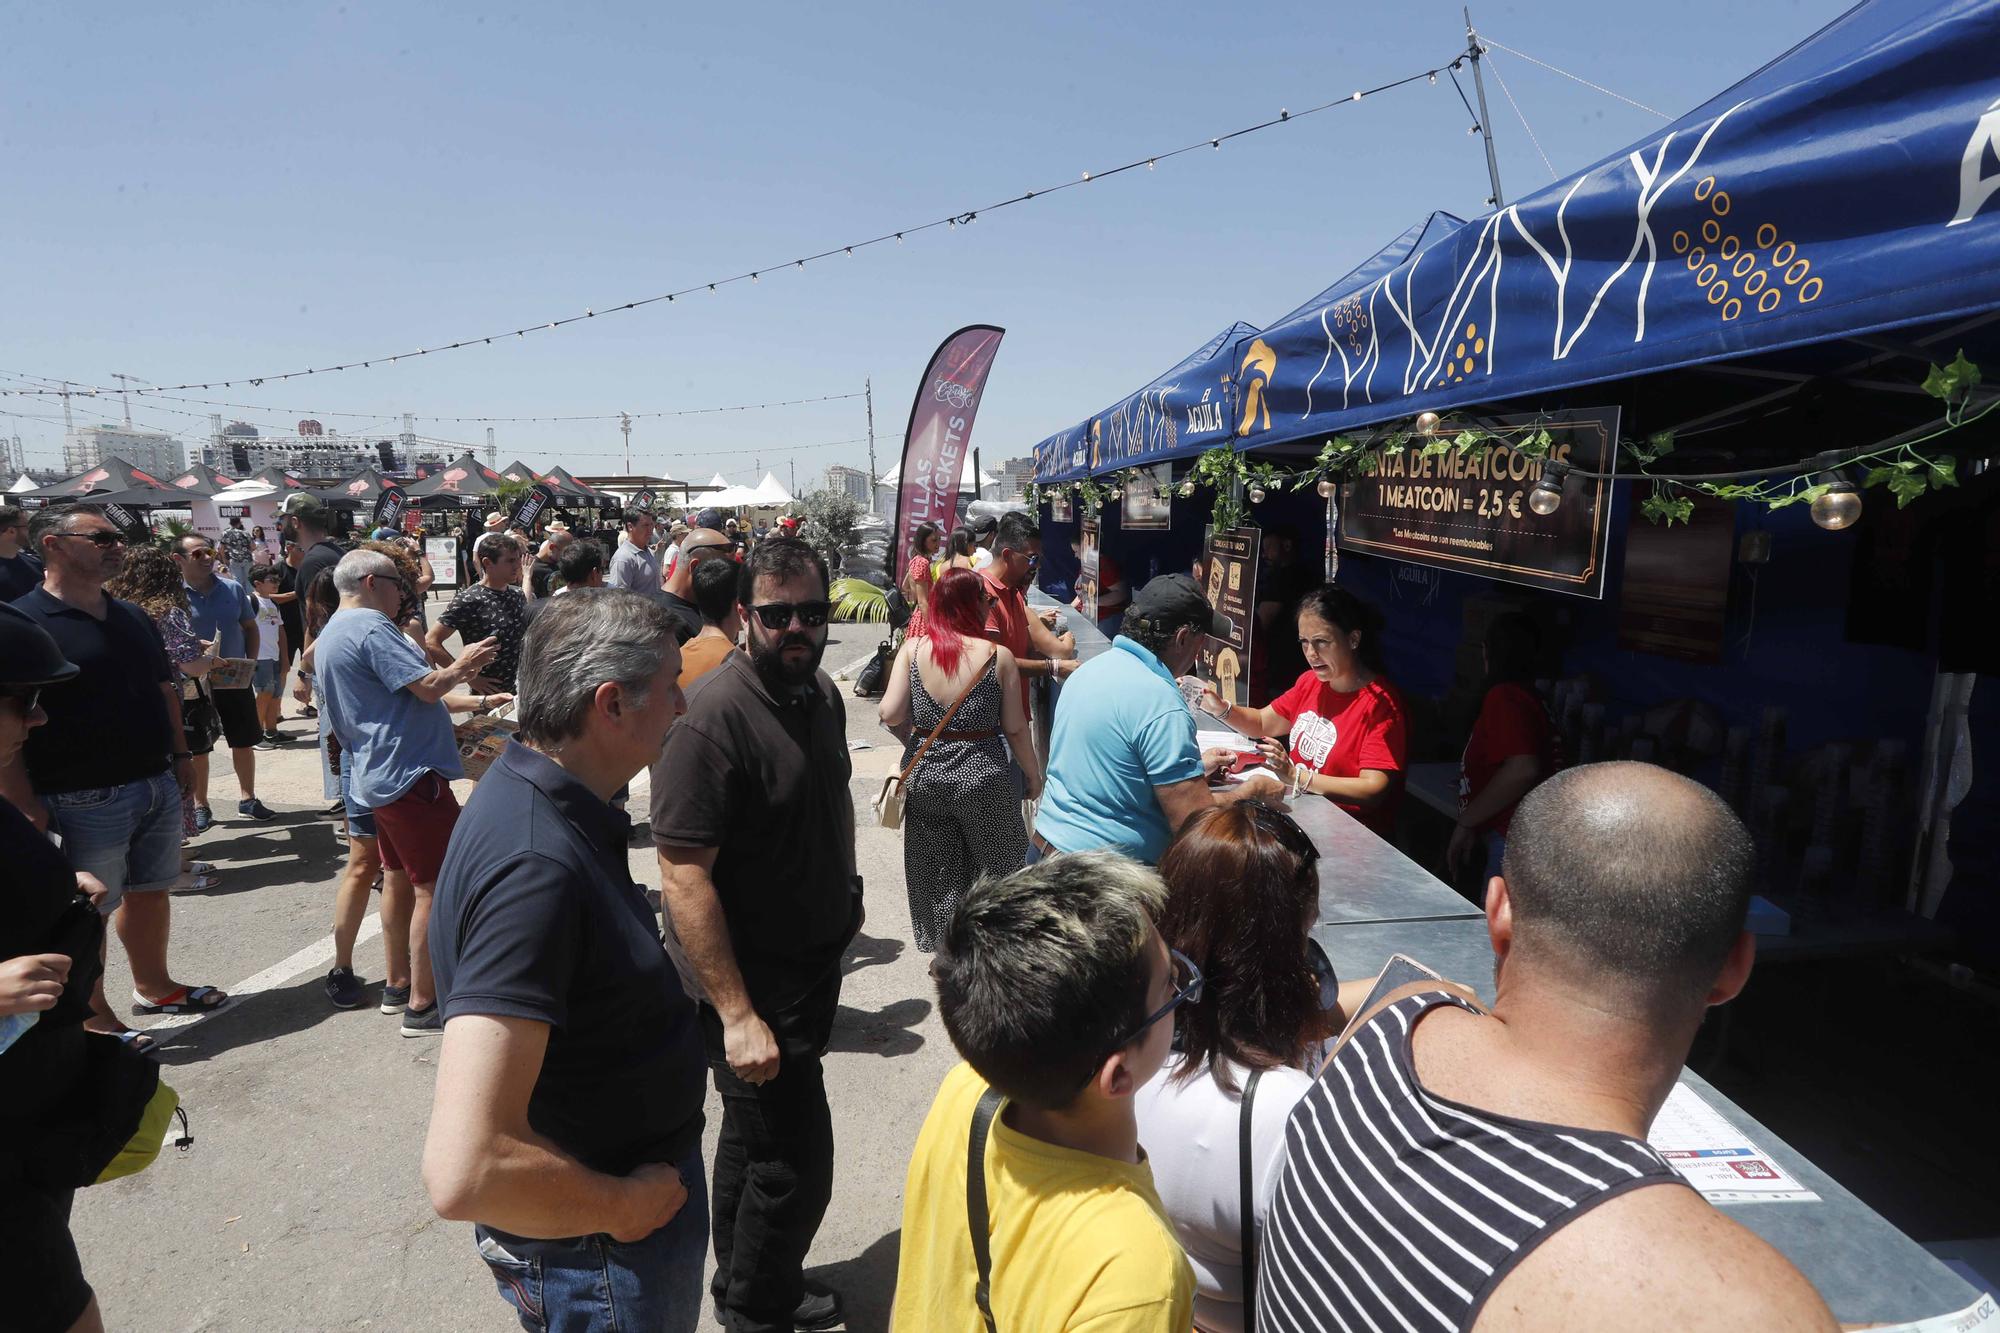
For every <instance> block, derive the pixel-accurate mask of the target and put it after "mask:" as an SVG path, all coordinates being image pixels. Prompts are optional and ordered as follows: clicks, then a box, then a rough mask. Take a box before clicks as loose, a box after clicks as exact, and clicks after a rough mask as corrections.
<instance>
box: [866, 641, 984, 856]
mask: <svg viewBox="0 0 2000 1333" xmlns="http://www.w3.org/2000/svg"><path fill="white" fill-rule="evenodd" d="M984 679H986V670H985V668H984V667H982V668H980V670H979V672H978V673H977V674H976V675H974V676H973V678H972V683H971V684H970V685H967V686H966V687H965V691H964V693H962V694H960V695H959V696H958V702H957V703H954V704H953V705H952V706H951V707H950V708H948V709H946V710H945V714H944V716H943V717H942V718H939V719H938V724H937V725H936V726H935V727H932V728H931V734H930V735H928V736H926V737H924V743H923V744H922V745H919V746H918V747H917V752H916V753H915V754H913V755H911V756H910V762H909V763H907V764H905V765H904V766H903V771H902V772H900V773H891V774H890V775H889V776H888V777H886V778H883V779H882V790H881V791H879V792H877V793H875V822H876V823H878V824H880V825H881V826H882V827H883V828H901V827H903V789H904V788H905V787H906V786H907V785H908V784H909V781H910V774H912V773H914V772H916V771H917V765H918V764H921V763H922V762H923V761H924V752H925V751H927V750H929V749H930V748H931V742H932V741H934V740H936V739H937V738H938V736H939V734H940V733H942V732H943V731H944V729H945V728H946V727H949V726H950V725H951V720H952V719H953V718H955V717H957V716H958V709H959V705H960V704H963V703H964V702H965V701H966V700H967V699H969V698H971V697H972V691H973V689H974V688H975V687H977V686H978V684H979V682H980V681H982V680H984Z"/></svg>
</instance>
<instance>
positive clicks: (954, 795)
mask: <svg viewBox="0 0 2000 1333" xmlns="http://www.w3.org/2000/svg"><path fill="white" fill-rule="evenodd" d="M991 600H992V593H990V592H989V591H988V590H987V586H986V580H985V579H983V578H981V577H980V576H979V575H977V574H974V573H973V572H972V571H970V570H966V569H952V570H947V571H946V572H945V574H944V577H942V578H940V579H939V580H938V581H937V584H936V586H934V587H933V588H932V589H931V595H930V601H929V603H928V604H927V605H926V606H925V608H924V613H925V614H924V625H925V632H924V634H923V635H922V636H921V637H918V638H909V639H905V640H904V641H903V646H902V648H901V649H900V650H898V651H897V653H896V661H895V664H894V665H893V666H892V667H890V669H889V678H888V682H887V688H886V689H885V690H884V692H883V695H882V706H881V710H880V711H881V717H882V725H883V726H885V727H887V728H888V729H889V730H890V731H892V732H894V733H895V734H896V736H897V738H898V739H900V740H901V741H902V742H903V792H904V795H905V798H906V804H905V806H904V810H903V878H904V881H905V883H906V885H907V886H908V889H909V894H910V924H911V927H912V929H913V933H914V934H915V936H916V945H917V948H919V949H921V950H922V951H923V952H925V953H930V952H932V951H933V950H935V949H936V948H937V942H938V939H939V938H940V937H941V936H943V934H944V931H945V926H946V924H947V923H949V922H950V920H951V914H952V913H953V912H954V911H955V910H957V907H958V901H959V899H960V898H962V897H964V896H965V891H966V890H967V889H968V888H970V887H972V881H973V880H975V879H977V878H978V877H979V876H981V875H1001V874H1005V873H1006V872H1008V871H1010V870H1016V869H1019V868H1020V865H1021V861H1022V858H1023V857H1025V856H1026V855H1027V850H1028V833H1027V829H1026V827H1025V826H1024V825H1023V824H1022V822H1021V797H1022V794H1023V793H1022V791H1021V789H1020V788H1019V787H1017V786H1016V785H1015V783H1014V776H1013V775H1014V769H1013V765H1011V764H1010V763H1009V762H1008V750H1009V749H1010V748H1011V749H1012V751H1013V757H1014V759H1015V760H1016V761H1018V762H1019V764H1020V766H1021V770H1020V771H1021V774H1022V776H1023V778H1024V779H1025V780H1026V782H1027V791H1026V795H1027V797H1028V799H1030V800H1033V799H1035V798H1037V797H1039V796H1040V795H1041V794H1042V772H1041V764H1040V763H1039V761H1037V759H1036V758H1035V747H1034V743H1033V741H1031V740H1030V739H1029V737H1028V715H1027V710H1026V709H1024V708H1023V707H1022V706H1021V684H1020V672H1019V669H1018V668H1017V667H1016V666H1015V663H1014V655H1013V654H1012V653H1010V652H1008V651H1007V650H1006V649H1005V648H1002V647H1001V646H1000V645H998V644H996V643H990V642H988V641H987V639H986V637H985V625H986V611H987V605H988V603H989V602H990V601H991ZM954 708H956V711H953V710H954ZM947 715H949V717H948V718H947ZM933 732H935V733H936V735H935V738H934V739H932V740H931V742H930V744H929V745H928V746H925V744H924V741H925V738H926V737H929V736H931V735H932V733H933ZM1003 734H1004V735H1005V736H1006V738H1007V743H1006V744H1004V745H1003V744H1002V743H1001V739H1000V738H1001V736H1002V735H1003ZM919 749H921V750H922V753H921V754H919V753H918V750H919Z"/></svg>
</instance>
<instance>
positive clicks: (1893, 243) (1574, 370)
mask: <svg viewBox="0 0 2000 1333" xmlns="http://www.w3.org/2000/svg"><path fill="white" fill-rule="evenodd" d="M1996 56H2000V9H1996V8H1995V7H1994V6H1992V5H1990V4H1982V3H1978V2H1977V0H1949V2H1948V3H1944V4H1933V3H1922V4H1920V3H1916V2H1915V0H1872V2H1871V3H1866V4H1862V5H1859V6H1857V7H1855V8H1854V9H1852V10H1850V11H1849V12H1847V13H1846V14H1844V15H1842V16H1841V17H1840V18H1839V19H1837V20H1835V21H1834V22H1833V23H1831V24H1829V25H1827V26H1826V27H1825V28H1823V29H1822V30H1820V31H1819V32H1818V33H1815V34H1814V35H1813V36H1812V37H1810V38H1808V39H1807V40H1805V41H1803V42H1801V43H1800V44H1799V45H1798V46H1796V47H1794V48H1793V49H1792V50H1790V51H1788V52H1786V53H1785V54H1784V55H1782V56H1780V57H1778V58H1777V59H1775V60H1773V61H1771V62H1770V63H1769V64H1767V65H1765V66H1764V67H1763V68H1762V69H1760V70H1758V71H1757V72H1756V73H1754V74H1752V75H1751V76H1750V77H1748V78H1746V79H1744V80H1743V81H1742V82H1740V83H1738V84H1736V85H1735V86H1734V87H1732V88H1730V89H1729V90H1728V91H1726V92H1724V93H1722V94H1720V95H1719V96H1717V97H1714V98H1712V99H1710V100H1709V101H1708V102H1707V103H1705V104H1703V105H1702V106H1700V107H1698V108H1696V109H1695V110H1694V111H1693V112H1691V113H1689V114H1688V115H1686V116H1683V117H1682V118H1681V119H1680V120H1679V121H1677V122H1676V123H1675V124H1673V125H1672V126H1670V127H1668V128H1666V129H1664V130H1662V131H1660V132H1659V133H1657V134H1654V135H1652V136H1649V137H1648V138H1647V139H1645V140H1643V141H1642V142H1640V143H1638V144H1635V145H1633V146H1632V147H1631V148H1629V149H1626V150H1624V151H1622V152H1619V153H1617V154H1614V155H1612V156H1610V157H1607V158H1605V159H1604V160H1603V161H1601V162H1598V163H1596V164H1594V165H1592V166H1591V167H1589V168H1588V169H1586V170H1584V171H1582V172H1579V173H1577V174H1576V175H1574V176H1571V177H1570V178H1569V179H1567V180H1563V181H1559V182H1557V183H1555V184H1553V185H1551V186H1549V187H1548V188H1546V189H1543V190H1540V191H1538V192H1537V193H1535V194H1533V195H1531V196H1529V197H1528V198H1526V199H1524V200H1521V201H1519V202H1518V203H1515V204H1513V205H1510V206H1509V207H1507V208H1503V209H1500V210H1498V211H1496V212H1494V213H1491V214H1488V215H1487V216H1486V217H1484V218H1482V219H1480V220H1478V221H1477V222H1472V223H1462V224H1459V225H1457V226H1455V227H1450V226H1446V227H1436V226H1431V227H1427V229H1426V230H1425V233H1424V235H1423V236H1422V237H1421V239H1420V240H1419V242H1418V243H1417V244H1416V245H1415V246H1413V247H1412V249H1411V252H1410V253H1409V254H1408V256H1407V257H1405V258H1403V259H1401V260H1400V261H1398V262H1396V263H1394V264H1393V265H1392V266H1390V267H1388V268H1387V269H1386V271H1379V272H1371V271H1369V270H1368V267H1367V266H1364V268H1363V269H1362V270H1357V271H1356V274H1355V275H1353V280H1352V281H1345V282H1343V283H1341V284H1336V286H1335V287H1333V288H1330V289H1328V291H1326V292H1324V293H1322V294H1321V295H1320V297H1318V298H1316V299H1315V300H1314V301H1313V302H1311V303H1309V304H1308V305H1307V306H1305V307H1302V308H1301V309H1300V310H1299V311H1297V312H1295V313H1294V314H1293V315H1290V316H1287V317H1286V318H1285V319H1282V320H1280V321H1278V322H1277V323H1276V324H1274V325H1272V326H1271V327H1270V328H1269V329H1268V330H1267V331H1266V332H1264V333H1263V334H1262V335H1260V336H1258V337H1256V338H1247V339H1240V340H1239V341H1238V343H1237V346H1236V349H1235V352H1234V354H1233V358H1234V362H1235V369H1236V371H1237V378H1238V382H1239V385H1240V387H1241V392H1242V393H1243V396H1244V400H1245V413H1244V420H1243V421H1242V422H1241V423H1239V447H1242V448H1254V447H1258V446H1261V445H1268V444H1275V443H1282V442H1285V441H1294V440H1305V439H1311V440H1314V441H1317V440H1319V439H1321V438H1324V437H1325V436H1326V435H1328V434H1331V433H1333V432H1335V431H1340V430H1348V429H1353V428H1356V427H1363V426H1368V425H1372V424H1375V423H1378V422H1383V421H1389V420H1396V419H1406V418H1409V417H1412V416H1414V415H1415V414H1417V413H1419V412H1423V411H1434V412H1438V413H1440V414H1444V413H1449V412H1451V411H1452V410H1454V409H1461V410H1463V409H1470V408H1475V407H1478V406H1482V405H1486V404H1491V403H1494V402H1498V401H1503V400H1510V399H1521V398H1524V397H1525V398H1531V399H1532V398H1535V397H1537V396H1538V395H1544V394H1548V393H1552V392H1555V391H1561V390H1571V389H1575V388H1578V387H1579V386H1583V385H1591V384H1602V383H1604V382H1607V381H1622V380H1633V379H1636V378H1638V377H1642V376H1654V375H1659V374H1661V373H1662V372H1667V371H1674V370H1679V369H1683V368H1687V367H1693V366H1699V365H1703V364H1706V363H1717V362H1730V361H1742V360H1745V359H1748V358H1760V359H1761V358H1769V357H1771V356H1772V354H1776V353H1783V352H1786V351H1787V350H1789V349H1806V348H1814V347H1820V348H1824V347H1825V345H1826V344H1830V343H1831V344H1837V343H1840V342H1851V341H1853V340H1857V339H1860V338H1863V337H1866V336H1868V335H1872V334H1879V333H1882V332H1884V331H1887V330H1891V329H1902V328H1908V327H1910V326H1916V325H1926V326H1930V327H1931V328H1932V329H1934V330H1937V331H1939V332H1944V331H1947V330H1951V331H1955V332H1956V333H1958V334H1963V333H1967V332H1970V331H1971V329H1970V327H1958V326H1961V325H1970V324H1971V323H1972V321H1975V320H1982V319H1983V318H1984V317H1987V316H1990V314H1991V313H1992V312H1993V311H1994V310H1995V309H1996V308H2000V207H1988V204H1989V202H1990V200H1991V198H1992V196H1993V194H1994V193H1996V192H2000V158H1996V156H1995V135H1996V133H2000V100H1996V94H1997V93H2000V87H1996V86H1995V85H1994V82H1993V80H1992V77H1991V74H1990V70H1991V67H1992V62H1993V59H1994V57H1996ZM1436 221H1437V220H1436V219H1433V222H1436ZM1909 350H1916V349H1909ZM1954 350H1955V347H1953V346H1949V345H1947V346H1945V347H1944V348H1943V349H1942V356H1941V357H1938V358H1937V359H1942V360H1949V359H1950V357H1951V355H1952V353H1953V351H1954ZM1854 359H1855V355H1854V349H1852V348H1846V349H1838V348H1836V349H1835V350H1834V351H1833V353H1832V355H1831V356H1830V357H1829V356H1827V355H1825V354H1824V353H1822V354H1821V355H1818V356H1814V355H1810V354H1808V355H1803V356H1793V357H1791V358H1788V359H1785V360H1782V361H1780V362H1778V363H1776V365H1777V368H1778V369H1779V372H1780V373H1787V372H1789V373H1791V374H1793V375H1796V376H1798V377H1799V381H1800V382H1803V381H1804V380H1807V379H1813V378H1821V377H1824V376H1827V375H1829V374H1836V373H1837V372H1839V371H1842V370H1845V369H1848V368H1847V367H1846V366H1845V365H1844V364H1843V363H1846V362H1852V361H1854ZM1879 359H1881V358H1880V357H1873V358H1869V360H1870V361H1871V362H1872V361H1874V360H1879ZM1854 369H1855V370H1856V371H1857V372H1858V369H1860V368H1858V367H1857V368H1854ZM1905 370H1906V371H1907V370H1913V371H1914V373H1913V374H1910V375H1909V376H1908V378H1909V381H1910V382H1909V385H1908V387H1909V388H1911V389H1914V388H1915V387H1916V383H1917V381H1919V380H1921V378H1922V374H1923V370H1922V366H1921V363H1920V362H1919V363H1917V364H1916V365H1914V366H1913V367H1908V368H1905ZM1765 387H1766V388H1768V385H1766V386H1765ZM1679 424H1683V423H1681V422H1677V421H1672V420H1666V419H1655V420H1653V421H1649V422H1648V423H1647V425H1648V428H1649V429H1660V428H1665V427H1669V426H1674V425H1679Z"/></svg>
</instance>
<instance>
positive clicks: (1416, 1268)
mask: <svg viewBox="0 0 2000 1333" xmlns="http://www.w3.org/2000/svg"><path fill="white" fill-rule="evenodd" d="M1751 867H1752V850H1751V845H1750V837H1749V834H1748V833H1747V832H1746V831H1745V830H1744V828H1743V825H1742V824H1741V823H1740V822H1739V821H1738V820H1737V818H1736V816H1735V815H1734V814H1732V813H1731V812H1730V810H1729V808H1728V807H1727V806H1726V805H1724V804H1723V803H1722V801H1721V800H1720V799H1719V798H1717V797H1716V795H1715V794H1714V793H1713V792H1711V791H1709V790H1708V789H1707V788H1706V787H1703V786H1701V785H1699V784H1698V783H1695V782H1691V781H1689V780H1688V779H1686V778H1682V777H1679V776H1677V775H1675V774H1673V773H1670V772H1668V771H1667V770H1665V769H1661V768H1655V767H1653V766H1651V765H1649V764H1634V763H1612V764H1591V765H1587V766H1584V767H1580V768H1572V769H1569V770H1567V771H1566V772H1562V773H1559V774H1557V775H1556V776H1555V777H1553V778H1551V779H1549V780H1548V781H1547V782H1545V783H1543V784H1542V785H1541V786H1539V787H1537V788H1536V789H1535V790H1534V791H1532V792H1530V793H1529V794H1528V796H1527V797H1525V798H1524V799H1523V800H1522V802H1521V804H1520V806H1519V808H1518V810H1517V811H1516V813H1515V815H1514V822H1513V826H1512V829H1511V830H1510V836H1509V838H1508V840H1507V850H1506V854H1505V858H1504V860H1503V862H1502V867H1501V874H1499V875H1497V876H1495V877H1494V878H1493V880H1492V881H1491V882H1490V884H1489V886H1488V888H1487V896H1486V924H1487V930H1488V932H1489V934H1490V935H1491V937H1492V941H1493V952H1494V957H1495V960H1496V961H1495V968H1496V978H1495V994H1496V999H1495V1001H1494V1004H1493V1007H1492V1009H1491V1010H1490V1011H1488V1010H1486V1009H1483V1008H1481V1007H1480V1006H1479V1005H1477V1004H1476V1003H1474V1002H1472V1001H1471V1000H1470V998H1469V997H1470V992H1468V991H1465V990H1463V989H1462V988H1459V987H1451V986H1445V985H1440V984H1438V983H1435V982H1419V983H1413V984H1412V985H1409V986H1405V987H1400V988H1398V989H1397V990H1395V991H1392V992H1390V993H1389V994H1388V995H1387V996H1383V997H1378V998H1377V999H1376V1002H1375V1004H1374V1005H1373V1006H1371V1008H1370V1009H1369V1010H1366V1011H1364V1012H1363V1013H1362V1014H1361V1015H1359V1016H1358V1018H1357V1022H1356V1023H1355V1025H1354V1026H1353V1027H1352V1028H1351V1029H1350V1031H1349V1033H1348V1034H1347V1037H1346V1040H1345V1042H1344V1044H1343V1045H1342V1046H1341V1047H1340V1048H1339V1049H1338V1051H1337V1053H1336V1054H1335V1055H1334V1057H1333V1059H1332V1060H1331V1061H1330V1062H1329V1063H1328V1066H1327V1068H1326V1070H1325V1071H1324V1072H1323V1073H1322V1074H1321V1076H1320V1079H1319V1082H1318V1084H1317V1085H1316V1086H1315V1087H1314V1089H1313V1090H1312V1091H1311V1092H1310V1093H1308V1094H1307V1096H1306V1097H1305V1099H1304V1100H1303V1101H1301V1102H1300V1103H1299V1106H1298V1109H1297V1110H1295V1111H1294V1112H1293V1113H1292V1118H1291V1122H1290V1124H1289V1125H1288V1127H1287V1130H1286V1135H1285V1163H1284V1168H1283V1174H1282V1176H1281V1178H1280V1181H1279V1185H1278V1191H1277V1196H1276V1198H1275V1200H1274V1202H1273V1204H1272V1207H1271V1213H1270V1221H1269V1223H1268V1224H1267V1227H1266V1230H1265V1234H1264V1237H1263V1243H1262V1246H1261V1247H1260V1248H1261V1250H1262V1254H1261V1256H1260V1264H1259V1269H1260V1271H1259V1277H1260V1281H1259V1284H1258V1310H1257V1322H1258V1325H1259V1327H1260V1328H1261V1329H1267V1330H1293V1329H1314V1330H1317V1329H1393V1330H1402V1331H1403V1333H1418V1331H1419V1330H1422V1331H1423V1333H1431V1331H1432V1330H1437V1331H1438V1333H1444V1331H1445V1330H1453V1329H1472V1328H1477V1329H1479V1330H1481V1333H1488V1331H1490V1330H1502V1329H1510V1330H1511V1329H1536V1330H1541V1329H1555V1328H1563V1329H1571V1328H1574V1329H1620V1330H1630V1329H1674V1330H1677V1331H1684V1330H1691V1329H1752V1328H1754V1329H1831V1328H1833V1327H1835V1324H1834V1320H1833V1316H1832V1315H1831V1313H1829V1312H1828V1310H1827V1308H1826V1305H1825V1303H1824V1302H1823V1301H1822V1300H1821V1299H1820V1297H1819V1294H1818V1293H1817V1292H1816V1291H1814V1290H1813V1287H1812V1284H1811V1283H1810V1282H1808V1281H1807V1280H1806V1278H1805V1277H1804V1275H1803V1274H1801V1273H1800V1272H1799V1271H1798V1270H1797V1269H1796V1268H1794V1267H1793V1266H1792V1265H1791V1263H1790V1262H1789V1261H1787V1260H1786V1259H1785V1257H1784V1256H1783V1255H1781V1254H1779V1253H1778V1252H1777V1251H1776V1250H1774V1249H1772V1248H1771V1246H1770V1245H1768V1244H1766V1243H1765V1242H1764V1241H1763V1240H1762V1239H1760V1238H1759V1237H1758V1236H1756V1235H1755V1234H1754V1233H1752V1232H1751V1231H1749V1230H1748V1229H1746V1228H1744V1227H1742V1226H1740V1225H1738V1224H1737V1223H1736V1222H1733V1221H1731V1220H1730V1219H1729V1218H1727V1217H1725V1216H1724V1215H1723V1214H1722V1213H1720V1212H1718V1211H1717V1210H1716V1209H1714V1208H1713V1207H1711V1206H1710V1205H1709V1204H1708V1203H1707V1201H1705V1200H1704V1199H1703V1198H1702V1197H1701V1196H1700V1195H1699V1194H1697V1193H1696V1192H1695V1191H1694V1190H1693V1189H1691V1188H1689V1187H1688V1186H1687V1185H1685V1184H1684V1183H1682V1181H1681V1179H1680V1177H1679V1176H1677V1175H1676V1174H1675V1173H1674V1171H1673V1169H1672V1168H1670V1167H1669V1166H1668V1165H1667V1164H1666V1162H1665V1161H1663V1160H1662V1159H1661V1158H1660V1156H1659V1155H1658V1154H1657V1153H1655V1152H1654V1151H1653V1150H1652V1148H1650V1147H1649V1146H1648V1145H1647V1144H1646V1141H1645V1135H1646V1129H1647V1126H1649V1125H1650V1124H1651V1123H1652V1121H1653V1117H1654V1116H1655V1115H1656V1114H1657V1113H1658V1112H1659V1109H1660V1107H1661V1105H1662V1104H1663V1103H1664V1102H1665V1101H1666V1098H1667V1094H1668V1092H1669V1091H1670V1090H1671V1089H1672V1088H1673V1086H1674V1081H1675V1079H1676V1078H1677V1077H1678V1076H1679V1074H1680V1070H1681V1065H1682V1063H1683V1062H1684V1061H1685V1060H1686V1059H1687V1053H1688V1047H1689V1045H1690V1044H1691V1043H1692V1042H1693V1040H1694V1034H1695V1031H1696V1029H1697V1028H1699V1027H1700V1025H1701V1020H1702V1014H1703V1013H1704V1012H1705V1011H1706V1010H1707V1009H1708V1007H1709V1006H1711V1005H1717V1004H1722V1003H1725V1002H1726V1001H1728V1000H1730V999H1731V998H1733V997H1734V996H1735V995H1736V993H1737V992H1738V991H1740V990H1741V989H1742V988H1743V983H1744V981H1745V980H1746V979H1747V978H1748V976H1749V974H1750V964H1751V958H1752V954H1753V950H1754V946H1753V943H1752V939H1751V936H1750V935H1749V934H1748V933H1747V932H1746V931H1745V930H1744V929H1743V921H1744V914H1745V912H1746V910H1747V908H1748V905H1749V895H1750V883H1749V881H1750V872H1751Z"/></svg>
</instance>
